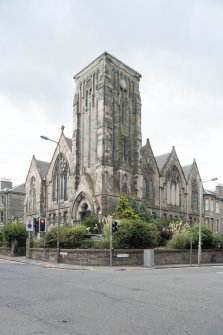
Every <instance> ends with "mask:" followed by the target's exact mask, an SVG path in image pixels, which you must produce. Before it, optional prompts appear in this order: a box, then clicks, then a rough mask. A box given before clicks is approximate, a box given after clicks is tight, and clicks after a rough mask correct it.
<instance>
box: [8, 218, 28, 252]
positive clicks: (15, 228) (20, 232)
mask: <svg viewBox="0 0 223 335" xmlns="http://www.w3.org/2000/svg"><path fill="white" fill-rule="evenodd" d="M27 236H28V234H27V231H26V227H25V225H24V224H23V223H22V222H18V223H9V224H7V225H6V226H5V227H4V228H3V239H4V241H5V242H6V244H7V246H9V247H10V246H11V244H12V241H14V240H17V242H18V246H19V247H25V246H26V239H27Z"/></svg>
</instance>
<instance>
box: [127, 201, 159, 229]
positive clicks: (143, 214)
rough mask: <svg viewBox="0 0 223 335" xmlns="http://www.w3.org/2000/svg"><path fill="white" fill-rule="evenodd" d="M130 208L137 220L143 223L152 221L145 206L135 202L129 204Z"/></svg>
mask: <svg viewBox="0 0 223 335" xmlns="http://www.w3.org/2000/svg"><path fill="white" fill-rule="evenodd" d="M131 207H132V209H133V210H134V212H135V213H136V214H137V215H138V216H139V218H140V219H141V220H142V221H144V222H148V223H151V222H153V221H154V219H153V217H152V215H151V214H150V213H149V212H148V210H147V209H146V206H145V205H144V204H143V203H140V204H138V203H137V202H136V201H135V200H133V201H132V202H131Z"/></svg>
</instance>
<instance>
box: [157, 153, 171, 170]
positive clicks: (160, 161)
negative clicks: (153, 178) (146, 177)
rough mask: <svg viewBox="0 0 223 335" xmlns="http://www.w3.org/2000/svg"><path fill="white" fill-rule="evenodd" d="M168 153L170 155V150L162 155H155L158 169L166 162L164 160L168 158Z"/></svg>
mask: <svg viewBox="0 0 223 335" xmlns="http://www.w3.org/2000/svg"><path fill="white" fill-rule="evenodd" d="M170 155H171V152H168V153H166V154H163V155H160V156H156V157H155V159H156V163H157V166H158V169H159V171H161V170H162V168H163V167H164V165H165V164H166V162H167V160H168V158H169V156H170Z"/></svg>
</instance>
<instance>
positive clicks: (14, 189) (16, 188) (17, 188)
mask: <svg viewBox="0 0 223 335" xmlns="http://www.w3.org/2000/svg"><path fill="white" fill-rule="evenodd" d="M9 192H18V193H25V184H20V185H17V186H14V187H12V188H11V189H10V190H9Z"/></svg>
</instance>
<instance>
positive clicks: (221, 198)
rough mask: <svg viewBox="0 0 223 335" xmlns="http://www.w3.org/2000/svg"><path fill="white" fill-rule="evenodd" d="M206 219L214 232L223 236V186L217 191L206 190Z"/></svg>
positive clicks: (204, 193) (204, 194)
mask: <svg viewBox="0 0 223 335" xmlns="http://www.w3.org/2000/svg"><path fill="white" fill-rule="evenodd" d="M203 197H204V207H203V212H204V219H205V222H206V223H207V224H208V225H209V227H210V228H211V229H212V231H214V232H216V233H221V234H223V215H222V213H223V185H217V186H216V189H215V191H208V190H204V192H203Z"/></svg>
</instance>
